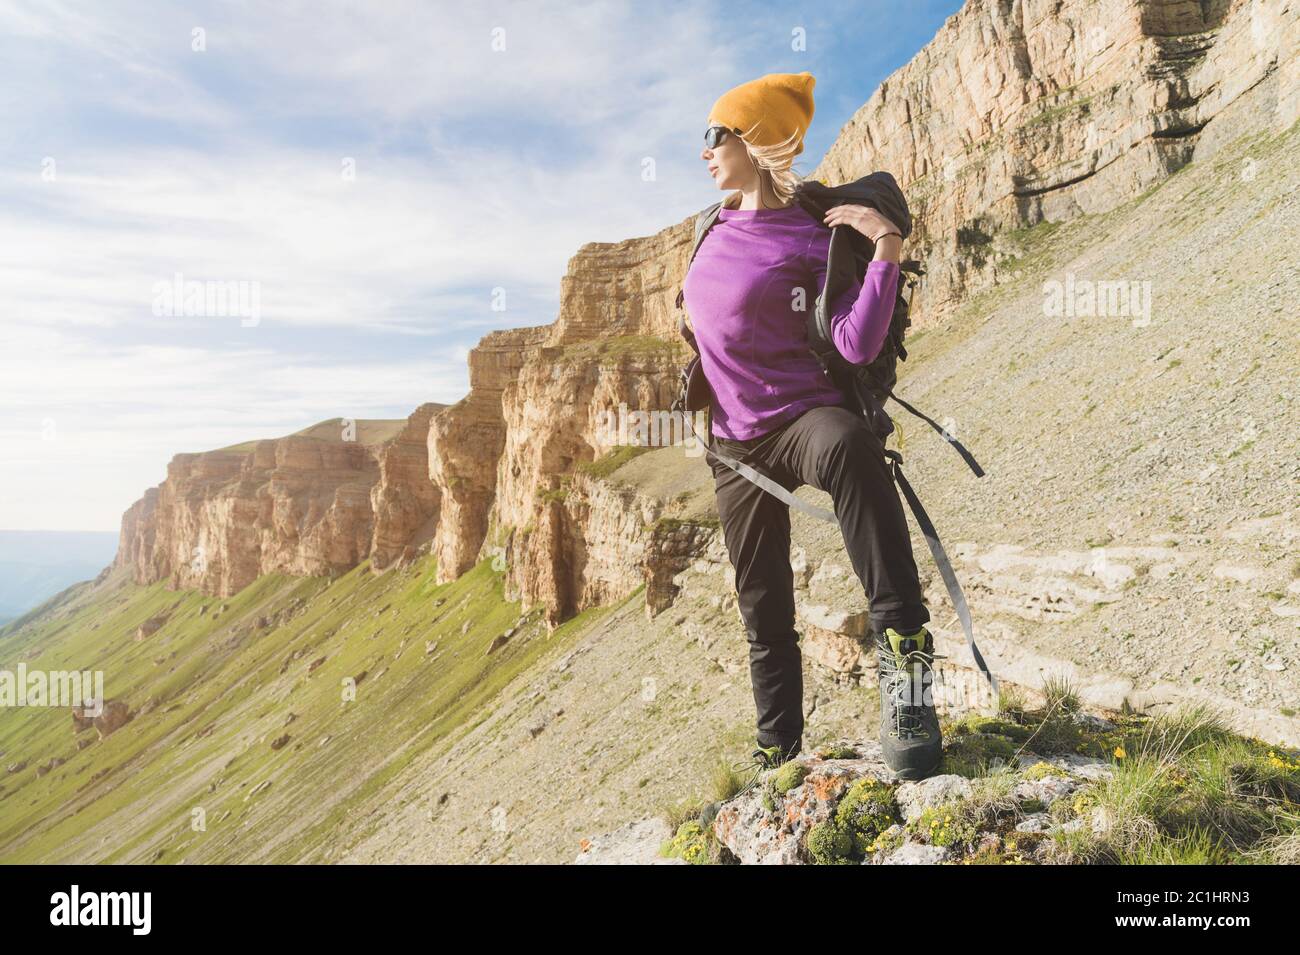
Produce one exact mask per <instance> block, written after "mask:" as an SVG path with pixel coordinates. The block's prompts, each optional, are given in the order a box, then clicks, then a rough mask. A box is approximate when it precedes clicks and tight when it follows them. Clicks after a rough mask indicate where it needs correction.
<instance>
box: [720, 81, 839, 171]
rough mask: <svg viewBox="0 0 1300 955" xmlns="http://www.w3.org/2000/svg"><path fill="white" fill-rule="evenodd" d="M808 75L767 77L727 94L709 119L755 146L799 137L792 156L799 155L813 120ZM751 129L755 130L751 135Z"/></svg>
mask: <svg viewBox="0 0 1300 955" xmlns="http://www.w3.org/2000/svg"><path fill="white" fill-rule="evenodd" d="M816 83H817V80H816V79H815V78H814V77H813V75H812V74H811V73H809V72H808V71H806V70H805V71H804V72H802V73H768V74H767V75H766V76H760V77H759V78H758V79H756V80H750V81H749V82H748V83H741V84H740V85H739V86H737V87H735V88H734V89H730V90H727V92H725V93H723V94H722V95H721V96H720V97H718V101H717V102H716V103H714V104H713V109H711V110H709V118H710V119H712V120H713V121H714V122H716V123H721V124H722V125H724V126H726V127H727V128H728V129H739V130H740V131H741V132H742V133H747V134H749V135H747V136H746V137H745V138H746V140H747V141H748V142H751V143H753V144H754V145H755V146H774V145H776V144H777V143H779V142H783V141H784V140H786V139H788V138H789V137H790V135H791V134H792V133H795V132H797V133H798V134H799V146H798V148H797V149H796V150H795V155H798V154H799V153H801V152H803V137H804V135H805V134H806V133H807V132H808V126H809V125H810V124H811V123H812V117H813V95H812V91H813V86H814V85H816ZM751 127H756V128H754V129H753V130H752V132H751Z"/></svg>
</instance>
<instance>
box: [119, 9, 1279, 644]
mask: <svg viewBox="0 0 1300 955" xmlns="http://www.w3.org/2000/svg"><path fill="white" fill-rule="evenodd" d="M1297 7H1298V4H1297V2H1296V0H969V2H968V3H967V4H966V5H965V6H964V7H963V8H962V10H961V11H960V12H958V13H957V14H955V15H954V16H952V17H950V18H949V20H948V21H947V23H946V24H945V25H944V27H943V28H942V29H941V30H940V31H939V33H938V34H937V35H936V36H935V38H934V39H933V40H932V41H931V42H930V43H929V44H927V45H926V47H925V48H924V49H922V50H921V51H920V52H919V53H918V54H917V56H916V57H915V58H914V59H913V60H912V61H911V62H910V63H908V64H907V65H906V66H904V67H903V68H901V69H900V70H898V71H897V72H896V73H894V74H893V75H892V76H890V77H889V78H888V79H887V80H886V81H885V82H884V83H882V84H881V86H880V88H879V89H878V90H877V91H876V92H875V93H874V94H873V95H872V96H871V98H870V99H869V100H868V101H867V102H866V104H865V105H864V106H863V107H862V108H861V109H860V110H858V112H857V113H856V114H855V115H854V116H853V117H852V119H851V120H850V121H849V122H848V123H847V124H846V125H845V127H844V128H843V130H842V131H841V133H840V135H839V137H838V138H837V140H836V142H835V143H834V145H833V146H832V147H831V149H830V150H829V151H828V153H827V155H826V156H825V158H824V159H823V161H822V162H821V164H820V165H819V166H818V167H817V169H815V170H814V171H813V172H812V174H811V175H812V177H813V178H820V179H824V180H826V181H828V182H839V181H843V180H846V179H851V178H853V177H856V176H859V175H861V174H864V173H866V172H868V171H870V170H873V169H889V170H891V171H893V172H894V174H895V175H896V176H897V177H898V180H899V182H900V184H901V185H902V186H903V188H904V189H905V191H906V192H907V194H908V197H909V201H910V202H911V204H912V206H913V209H914V212H915V213H916V217H917V223H916V231H915V233H914V236H913V240H912V242H911V244H910V246H909V248H910V251H911V254H914V255H916V256H918V257H919V258H921V259H922V260H923V261H924V263H925V265H926V267H927V270H928V272H929V275H928V278H927V280H926V284H925V285H924V286H923V290H922V294H921V296H920V298H919V300H918V301H917V305H916V318H917V324H918V325H919V326H922V327H924V326H925V325H927V324H935V323H942V322H943V321H944V316H945V315H947V314H948V313H949V311H950V310H951V308H952V307H953V306H954V305H955V304H956V303H958V302H960V301H961V300H963V299H965V298H966V297H968V295H969V294H971V293H972V292H974V291H976V290H977V289H979V288H980V287H981V286H984V285H988V284H991V283H998V282H999V281H1000V280H1001V279H1002V278H1003V277H1004V272H1005V271H1006V270H1009V269H1010V268H1011V267H1012V266H1011V263H1010V262H1009V261H1008V255H1007V253H1004V252H1002V251H1000V250H999V249H998V248H997V245H998V243H997V242H996V241H995V240H996V239H997V238H998V237H1000V236H1004V235H1009V234H1013V233H1016V232H1017V231H1018V230H1024V229H1027V228H1029V227H1033V226H1035V225H1036V224H1038V223H1041V222H1044V221H1052V222H1056V221H1060V220H1064V219H1069V218H1071V217H1074V216H1078V215H1082V214H1093V213H1099V212H1104V211H1106V210H1108V209H1111V208H1113V207H1115V206H1117V205H1118V204H1120V203H1122V202H1124V201H1126V200H1128V199H1130V198H1132V197H1133V196H1134V195H1137V194H1139V193H1141V192H1142V191H1143V190H1145V189H1147V188H1148V187H1149V186H1151V185H1153V184H1155V183H1158V182H1160V181H1161V180H1162V179H1164V178H1166V177H1168V176H1170V175H1171V174H1172V173H1174V172H1176V171H1177V170H1178V169H1180V168H1181V167H1183V166H1184V165H1186V164H1187V163H1188V162H1190V161H1192V160H1193V159H1194V158H1202V157H1208V156H1211V155H1213V153H1214V151H1215V149H1216V148H1217V147H1218V146H1219V145H1220V144H1221V143H1222V142H1223V141H1225V139H1227V138H1229V133H1230V132H1231V130H1232V128H1233V123H1239V122H1240V121H1241V120H1242V118H1243V117H1242V109H1238V110H1237V111H1236V112H1235V113H1234V119H1233V121H1232V122H1231V123H1221V122H1217V121H1216V120H1218V118H1219V117H1221V116H1223V115H1224V114H1225V111H1229V110H1230V108H1232V107H1234V106H1236V105H1237V104H1239V103H1241V102H1243V101H1245V100H1246V99H1247V98H1248V97H1247V94H1254V95H1252V96H1250V97H1249V102H1250V104H1251V105H1250V107H1249V108H1250V109H1251V110H1254V111H1255V112H1256V113H1259V114H1263V115H1257V116H1255V117H1254V121H1255V122H1256V123H1257V124H1258V125H1269V126H1273V127H1275V128H1287V127H1289V125H1290V124H1291V123H1292V122H1294V120H1295V118H1296V116H1297V112H1298V110H1300V107H1298V105H1297V103H1298V100H1300V94H1298V93H1297V90H1298V88H1300V78H1298V76H1297V68H1296V62H1297V60H1296V46H1297V31H1298V29H1300V28H1298V27H1297V19H1298V10H1297ZM1260 90H1265V91H1266V95H1259V93H1260ZM689 241H690V219H687V220H685V221H683V222H679V223H676V224H674V225H671V226H669V227H667V228H665V229H664V230H663V231H661V232H659V233H658V234H656V235H653V236H649V237H643V238H636V239H629V240H626V241H623V242H618V243H591V244H588V245H585V246H583V247H582V248H581V249H580V250H579V251H578V252H577V254H576V255H574V257H573V258H572V259H571V260H570V262H569V265H568V269H567V271H566V274H565V275H564V277H563V279H562V285H561V304H560V311H559V315H558V316H557V318H556V320H555V322H554V323H552V324H551V325H548V326H542V327H533V328H516V329H510V330H507V331H498V332H493V333H491V334H489V335H488V336H486V337H485V338H484V339H483V340H482V341H481V342H480V343H479V344H478V346H477V347H476V348H474V349H473V350H472V351H471V353H470V357H469V369H470V391H469V393H468V394H467V395H466V397H465V398H463V399H462V400H461V401H459V402H457V403H456V404H454V405H451V406H450V407H446V408H437V407H434V406H428V405H426V406H424V407H423V408H421V409H420V410H419V411H417V412H416V413H415V414H414V415H412V417H411V419H409V421H408V422H407V423H406V425H405V427H404V428H403V429H402V432H401V435H400V436H396V437H393V438H391V440H389V441H388V442H387V443H385V444H384V446H383V447H382V448H380V447H372V446H368V445H366V444H365V443H364V442H362V443H359V444H355V445H351V446H347V445H344V444H342V443H330V442H322V441H319V440H308V439H301V438H298V439H289V438H286V439H282V440H281V441H279V442H261V443H259V444H258V445H257V446H256V447H255V448H253V449H251V450H241V451H238V452H213V453H210V454H207V455H181V456H178V457H177V459H176V460H175V461H173V463H172V466H171V468H170V469H169V474H168V479H167V481H165V482H164V483H163V484H162V485H161V486H160V487H159V488H157V489H155V490H153V491H150V492H148V493H147V494H146V495H145V497H144V498H143V499H141V501H139V502H138V503H137V504H135V505H134V506H133V507H132V508H131V509H130V510H129V511H128V512H127V513H126V515H125V516H124V518H123V529H122V546H121V552H120V554H119V558H118V560H119V562H121V563H126V564H129V565H130V566H132V567H133V568H134V573H135V576H136V579H137V580H141V581H152V580H159V579H168V580H170V581H171V582H172V584H173V585H174V586H197V587H200V588H202V589H205V590H208V591H210V592H219V593H230V592H233V591H234V590H237V589H239V588H240V587H242V586H244V585H246V584H247V583H249V582H250V581H251V580H253V579H255V578H256V576H257V575H258V574H260V573H266V572H269V571H281V572H287V573H304V574H305V573H323V572H332V571H336V570H338V569H342V568H346V567H348V566H351V565H353V564H355V563H356V562H358V561H361V560H364V559H366V558H367V557H371V558H372V559H373V561H374V566H375V567H376V568H377V569H379V568H383V567H385V566H387V565H389V564H390V563H392V562H393V561H394V560H397V559H398V558H400V557H401V556H402V555H404V554H409V553H411V552H413V548H415V547H417V546H419V545H421V544H422V543H424V542H425V541H428V542H429V547H430V549H431V551H432V553H433V554H434V555H435V556H436V557H437V560H438V575H439V579H440V581H444V582H445V581H448V580H451V579H454V578H456V577H457V576H458V575H460V574H462V573H463V572H464V571H465V570H467V569H468V568H469V567H471V566H472V565H473V564H474V562H475V561H476V560H478V559H480V558H481V557H483V556H485V555H486V554H488V553H492V554H496V555H499V556H500V558H501V559H503V560H504V561H505V562H506V565H507V568H508V576H507V581H508V587H509V589H510V590H511V592H512V594H513V595H514V596H517V597H519V598H522V599H523V600H524V601H525V603H526V604H530V605H531V604H537V603H540V604H543V605H545V607H546V609H547V617H548V620H549V621H550V622H551V623H552V624H554V623H556V622H558V621H560V620H563V619H565V618H567V617H568V616H570V615H572V614H573V613H574V612H576V611H578V610H581V609H582V608H583V607H586V606H590V605H591V604H593V603H594V602H599V601H603V600H608V599H613V598H617V597H621V596H625V595H626V594H627V593H629V592H631V590H632V589H634V588H635V587H636V586H638V585H639V584H641V583H647V584H648V585H651V589H652V590H655V592H656V595H657V596H656V597H655V599H654V600H651V601H650V603H648V605H647V606H648V608H649V610H650V611H651V612H655V610H656V609H658V608H659V607H661V606H662V605H663V602H664V600H666V599H670V597H665V596H664V595H665V593H667V591H666V590H665V587H666V588H667V589H668V590H670V589H671V577H672V575H673V574H674V573H675V572H676V570H677V569H679V568H680V566H681V565H682V564H683V562H684V561H687V560H689V555H687V554H685V553H684V552H683V547H684V546H686V545H683V543H682V542H683V541H690V542H693V543H691V544H690V545H689V546H695V545H696V544H700V545H701V546H702V545H703V538H705V537H707V536H708V535H707V534H702V533H700V532H698V531H697V530H694V529H692V528H691V527H688V528H686V529H685V530H682V529H681V528H677V529H676V530H675V531H674V532H672V533H666V532H665V530H664V528H663V526H662V525H660V524H659V523H658V522H660V521H661V520H662V519H663V518H664V517H673V516H674V515H672V514H665V513H662V512H661V511H656V510H654V508H650V509H647V508H646V507H645V506H644V502H638V501H634V500H631V499H630V498H627V497H626V496H623V495H619V494H617V493H612V492H610V491H609V490H608V489H604V488H601V487H597V486H596V485H595V484H593V482H590V481H584V480H580V479H578V480H575V475H577V474H578V473H579V472H580V470H581V469H582V468H583V467H584V466H590V465H591V463H592V462H594V461H597V459H599V458H601V457H602V456H603V455H605V454H607V453H609V452H610V450H611V443H610V440H609V435H607V434H606V433H605V430H606V429H605V427H604V424H605V418H604V416H605V415H606V414H607V413H609V412H617V411H618V409H619V408H620V407H621V406H622V407H626V408H627V409H630V410H633V411H635V410H644V411H651V412H658V413H663V412H665V411H666V409H668V407H669V405H670V403H671V399H672V396H673V393H674V392H675V389H676V373H677V369H678V368H679V366H680V364H681V361H682V359H683V357H684V355H685V351H684V346H683V345H682V344H681V343H680V342H679V341H678V340H677V335H676V331H675V327H676V321H677V315H678V313H677V311H676V310H675V309H674V307H673V299H674V296H675V294H676V291H677V288H678V287H679V284H680V281H681V279H682V276H683V274H684V270H685V265H686V257H687V254H688V251H689ZM430 409H432V410H430ZM426 422H427V427H426ZM422 432H423V433H424V435H425V438H426V440H424V441H421V433H422ZM425 473H427V477H422V475H423V474H425ZM699 526H700V525H698V524H697V525H694V527H699ZM689 546H688V547H687V549H689ZM661 554H662V555H665V556H663V557H662V559H661V558H660V556H658V555H661ZM199 558H201V559H199Z"/></svg>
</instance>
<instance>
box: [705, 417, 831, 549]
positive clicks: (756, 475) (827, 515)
mask: <svg viewBox="0 0 1300 955" xmlns="http://www.w3.org/2000/svg"><path fill="white" fill-rule="evenodd" d="M682 417H683V419H684V420H685V421H686V427H688V428H690V429H691V434H693V435H695V439H696V440H697V441H701V442H702V443H703V444H704V449H705V451H706V452H707V453H708V454H709V455H711V456H712V457H713V458H715V459H716V460H717V461H719V462H721V463H722V464H724V465H726V466H727V467H729V468H731V470H733V471H735V472H736V473H737V474H739V475H740V476H741V477H743V478H744V479H745V480H746V481H748V482H749V483H751V484H756V485H757V486H758V487H760V488H762V489H763V490H764V491H766V492H767V493H768V494H771V495H772V496H773V497H775V498H776V499H777V500H779V501H781V502H782V503H783V504H786V505H787V506H789V507H793V508H794V509H795V510H796V511H801V512H803V513H804V514H807V515H808V516H809V517H813V518H816V519H817V520H819V521H826V522H827V523H829V524H835V525H837V526H838V524H839V521H838V519H837V518H836V517H835V515H834V514H833V513H831V512H830V511H828V510H826V509H825V508H823V507H818V506H817V505H815V504H809V503H808V502H807V501H801V500H799V498H797V497H795V496H794V495H793V494H792V493H790V492H789V491H787V490H786V489H785V488H783V487H782V486H781V485H780V484H778V483H776V481H773V480H772V479H771V478H770V477H768V476H767V475H766V474H763V473H762V472H761V471H759V470H757V469H756V468H754V467H753V466H751V465H748V464H745V463H743V462H741V461H737V460H735V459H734V458H732V457H731V456H729V455H726V454H723V453H721V452H720V451H715V450H714V449H713V448H712V447H711V444H712V442H710V441H705V440H704V439H703V438H701V437H700V434H699V432H698V431H696V430H695V425H694V424H692V423H691V416H690V415H689V414H684V415H682Z"/></svg>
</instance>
